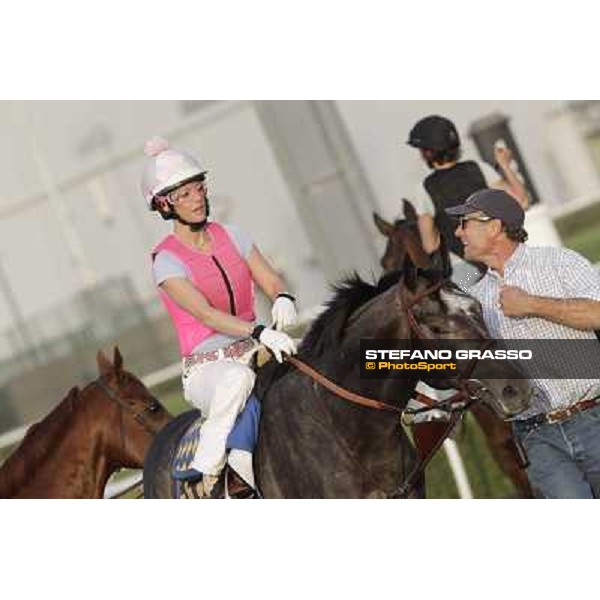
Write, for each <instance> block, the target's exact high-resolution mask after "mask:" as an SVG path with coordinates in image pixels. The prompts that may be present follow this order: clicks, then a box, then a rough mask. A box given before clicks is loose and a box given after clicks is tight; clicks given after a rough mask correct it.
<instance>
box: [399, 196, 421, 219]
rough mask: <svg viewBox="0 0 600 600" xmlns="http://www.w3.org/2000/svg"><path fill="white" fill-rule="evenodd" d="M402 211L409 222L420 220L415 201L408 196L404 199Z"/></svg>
mask: <svg viewBox="0 0 600 600" xmlns="http://www.w3.org/2000/svg"><path fill="white" fill-rule="evenodd" d="M402 212H403V213H404V218H405V219H406V220H407V221H408V222H409V223H416V222H417V221H418V220H419V216H418V215H417V211H416V210H415V207H414V206H413V203H412V202H411V201H410V200H407V199H406V198H403V199H402Z"/></svg>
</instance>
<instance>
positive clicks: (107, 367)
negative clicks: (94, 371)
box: [96, 350, 113, 375]
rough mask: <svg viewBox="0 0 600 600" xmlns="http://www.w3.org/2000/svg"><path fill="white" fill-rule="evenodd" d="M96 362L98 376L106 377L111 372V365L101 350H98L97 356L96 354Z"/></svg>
mask: <svg viewBox="0 0 600 600" xmlns="http://www.w3.org/2000/svg"><path fill="white" fill-rule="evenodd" d="M96 362H97V363H98V370H99V371H100V375H108V374H109V373H112V371H113V364H112V363H111V362H110V360H108V358H107V357H106V354H104V352H102V350H98V354H96Z"/></svg>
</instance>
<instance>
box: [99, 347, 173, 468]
mask: <svg viewBox="0 0 600 600" xmlns="http://www.w3.org/2000/svg"><path fill="white" fill-rule="evenodd" d="M97 362H98V370H99V373H100V376H99V377H98V379H96V381H95V382H93V384H91V386H93V389H94V392H95V394H96V395H97V396H100V397H101V398H102V400H103V407H104V408H103V410H106V403H108V404H109V406H110V414H111V415H112V419H111V421H112V426H111V427H110V432H109V437H110V439H109V442H108V443H109V444H110V446H111V451H112V452H111V458H112V460H113V461H115V462H118V463H119V465H120V466H123V467H129V468H141V467H142V465H143V463H144V458H145V456H146V452H147V451H148V448H149V447H150V444H151V442H152V439H153V438H154V435H155V434H156V433H158V431H159V430H160V429H162V428H163V427H164V426H165V425H166V424H167V423H168V422H169V421H170V420H171V419H172V416H171V414H170V413H169V412H168V411H167V410H166V409H165V408H164V407H163V406H162V404H161V403H160V402H159V401H158V400H157V399H156V398H155V397H154V396H153V395H152V394H151V393H150V391H149V390H148V388H147V387H146V386H145V385H144V384H143V383H142V382H141V381H140V380H139V379H138V378H137V377H136V376H135V375H133V374H132V373H130V372H129V371H126V370H124V369H123V358H122V356H121V353H120V352H119V349H118V348H117V347H115V349H114V358H113V362H111V361H110V360H109V359H108V358H107V357H106V355H105V354H104V353H103V352H102V351H99V352H98V355H97Z"/></svg>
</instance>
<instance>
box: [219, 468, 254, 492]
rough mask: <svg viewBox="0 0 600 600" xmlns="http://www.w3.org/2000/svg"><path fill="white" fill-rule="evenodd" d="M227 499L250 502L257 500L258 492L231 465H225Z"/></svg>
mask: <svg viewBox="0 0 600 600" xmlns="http://www.w3.org/2000/svg"><path fill="white" fill-rule="evenodd" d="M224 470H225V498H226V499H228V500H249V499H251V498H257V494H256V490H255V489H254V488H253V487H252V486H251V485H249V484H248V483H247V482H246V480H245V479H244V478H243V477H241V476H240V475H239V473H238V472H237V471H236V470H235V469H234V468H233V467H232V466H231V465H230V464H226V465H225V469H224Z"/></svg>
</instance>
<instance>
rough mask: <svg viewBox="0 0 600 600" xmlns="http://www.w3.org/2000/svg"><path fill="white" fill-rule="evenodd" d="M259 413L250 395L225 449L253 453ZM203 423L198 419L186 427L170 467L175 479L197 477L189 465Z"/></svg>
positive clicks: (259, 410) (253, 398)
mask: <svg viewBox="0 0 600 600" xmlns="http://www.w3.org/2000/svg"><path fill="white" fill-rule="evenodd" d="M260 412H261V408H260V402H259V401H258V399H257V398H256V396H255V395H254V394H252V395H251V396H250V398H248V401H247V402H246V406H244V410H242V412H241V413H240V414H239V415H238V418H237V420H236V422H235V425H234V426H233V429H232V430H231V432H230V433H229V436H228V437H227V444H226V447H227V449H228V450H231V449H233V448H239V449H240V450H246V451H248V452H254V448H255V447H256V441H257V439H258V426H259V423H260ZM203 422H204V419H203V418H202V417H198V419H196V420H195V421H194V422H193V423H192V424H191V425H190V426H189V427H188V429H187V430H186V432H185V433H184V434H183V436H182V438H181V440H180V441H179V444H178V445H177V449H176V450H175V458H174V459H173V466H172V475H173V477H175V478H176V479H186V478H187V477H188V476H193V475H196V476H197V474H198V473H197V471H195V470H194V469H192V468H191V464H192V460H193V459H194V455H195V454H196V450H197V448H198V444H199V443H200V427H202V423H203Z"/></svg>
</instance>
